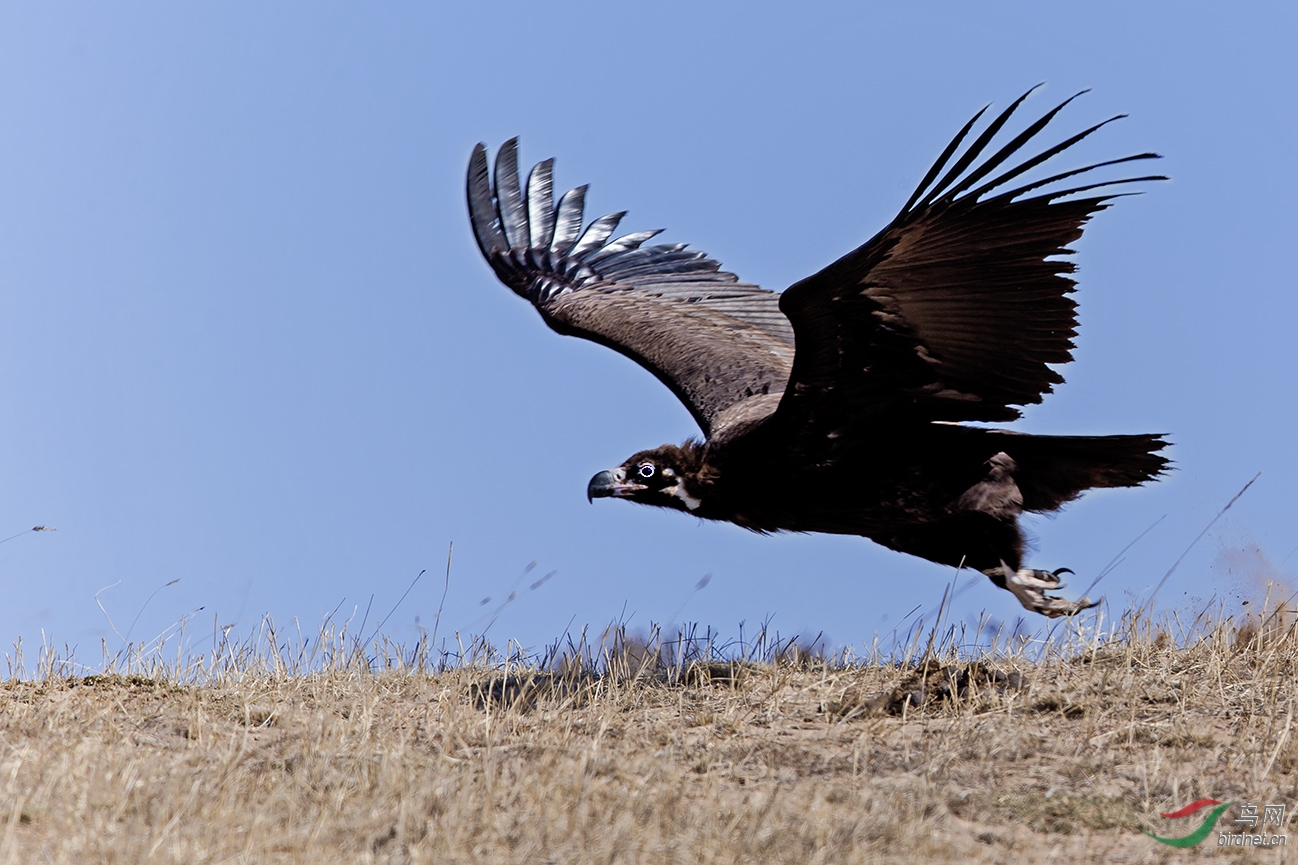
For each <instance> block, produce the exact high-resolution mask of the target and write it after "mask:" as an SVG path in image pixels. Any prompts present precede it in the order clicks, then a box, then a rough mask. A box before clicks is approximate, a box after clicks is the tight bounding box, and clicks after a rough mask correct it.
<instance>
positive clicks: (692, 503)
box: [663, 483, 703, 511]
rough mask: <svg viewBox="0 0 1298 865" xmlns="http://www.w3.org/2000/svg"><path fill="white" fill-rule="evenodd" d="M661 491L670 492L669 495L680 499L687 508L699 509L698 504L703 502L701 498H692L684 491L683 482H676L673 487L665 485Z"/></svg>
mask: <svg viewBox="0 0 1298 865" xmlns="http://www.w3.org/2000/svg"><path fill="white" fill-rule="evenodd" d="M663 492H665V493H670V494H671V495H673V496H675V497H676V498H678V499H680V500H681V501H683V502H684V503H685V507H687V508H689V509H690V510H692V511H697V510H698V509H699V505H701V504H703V500H702V499H696V498H694V496H692V495H690V494H689V493H687V492H685V485H684V484H680V483H678V484H676V486H674V487H667V488H666V489H664V490H663Z"/></svg>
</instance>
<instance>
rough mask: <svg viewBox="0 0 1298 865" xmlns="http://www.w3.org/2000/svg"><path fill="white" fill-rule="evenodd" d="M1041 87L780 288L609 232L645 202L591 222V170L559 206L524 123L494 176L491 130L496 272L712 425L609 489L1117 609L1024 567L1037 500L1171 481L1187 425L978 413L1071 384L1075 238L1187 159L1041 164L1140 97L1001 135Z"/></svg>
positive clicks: (1071, 609)
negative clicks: (1063, 428) (1077, 422)
mask: <svg viewBox="0 0 1298 865" xmlns="http://www.w3.org/2000/svg"><path fill="white" fill-rule="evenodd" d="M1033 89H1035V88H1033ZM1031 92H1032V91H1028V93H1025V94H1024V95H1023V96H1021V97H1019V99H1018V100H1016V101H1015V102H1014V103H1013V104H1012V105H1010V106H1009V108H1008V109H1006V110H1005V111H1004V112H1003V113H1001V114H999V115H998V116H996V117H995V118H994V119H992V120H991V121H990V123H988V124H986V125H985V127H984V128H982V129H981V131H979V132H978V133H977V134H976V135H974V136H972V140H970V141H969V143H968V144H967V145H966V146H964V148H963V149H961V147H962V145H963V144H964V143H965V142H966V139H969V138H970V137H971V132H972V131H973V130H974V129H975V128H976V127H977V126H978V125H979V121H980V119H981V118H982V117H983V115H984V114H985V113H986V112H987V110H988V107H990V106H987V107H984V108H983V109H982V110H981V111H979V112H978V113H977V114H975V115H974V117H973V118H972V119H971V120H970V121H969V122H968V123H966V124H965V125H964V127H963V128H962V129H961V130H960V131H959V132H958V133H957V134H956V136H955V138H954V139H953V140H952V141H951V143H950V144H948V145H947V146H946V149H945V150H943V151H942V153H941V155H940V156H938V158H937V161H936V162H935V163H934V164H933V167H932V168H930V169H929V170H928V173H927V174H926V175H925V176H924V178H923V180H921V181H920V183H919V186H918V187H916V189H915V191H914V193H913V194H912V195H911V196H910V199H909V200H908V201H906V203H905V205H904V206H903V207H902V208H901V210H900V212H898V214H897V216H896V217H895V218H894V219H893V220H892V221H891V222H890V223H889V224H888V225H886V226H885V227H884V228H883V229H882V230H881V231H880V232H879V233H878V234H876V235H875V236H874V237H872V238H871V239H870V240H868V241H866V242H865V243H864V244H862V245H861V246H859V247H857V248H856V249H854V250H852V251H851V252H849V253H847V254H846V255H844V256H843V257H842V258H840V259H838V260H837V261H835V262H833V263H832V264H829V265H828V266H826V267H825V268H824V269H823V270H821V271H819V272H818V273H814V274H812V275H811V276H808V277H807V278H805V279H803V280H801V281H799V282H796V283H794V284H793V285H791V286H789V287H788V288H787V289H785V290H784V291H783V292H780V293H776V292H773V291H768V290H766V289H763V288H760V287H758V286H757V285H754V284H752V283H749V282H744V281H742V280H740V279H739V278H738V277H736V276H735V275H734V274H732V273H728V272H726V271H724V270H721V269H720V267H721V266H720V264H719V263H718V262H716V261H714V260H712V259H711V258H709V257H708V256H707V255H705V254H704V253H702V252H698V251H695V250H691V249H687V248H686V244H683V243H675V244H665V245H648V246H647V245H645V244H646V241H648V240H649V239H650V238H652V237H654V236H655V235H657V234H659V233H660V232H659V231H637V232H633V233H630V234H625V235H622V236H621V237H618V238H616V239H612V240H610V237H612V235H613V232H614V230H615V228H616V227H617V225H618V223H619V221H620V220H621V219H622V217H623V216H624V215H625V213H624V212H620V213H612V214H609V215H607V216H601V217H599V218H598V219H595V220H593V221H592V222H590V223H589V224H588V225H585V226H584V227H583V216H582V212H583V208H584V203H585V196H586V187H585V186H579V187H577V188H576V189H572V190H570V191H568V192H566V193H564V194H563V196H562V197H560V198H559V201H558V204H557V205H556V204H555V203H554V191H553V179H552V178H553V166H554V160H553V159H547V160H546V161H544V162H541V163H540V164H538V165H537V166H536V167H534V168H533V169H532V171H531V173H530V174H529V175H528V178H527V184H526V186H523V185H522V184H521V183H520V180H519V175H518V150H517V139H516V138H515V139H511V140H509V141H507V142H505V143H504V144H503V145H502V146H501V147H500V149H499V151H498V152H497V154H496V160H495V171H494V177H493V175H492V173H491V172H490V171H489V169H488V162H487V150H486V147H485V145H483V144H479V145H477V147H475V148H474V150H473V154H472V156H471V157H470V159H469V168H468V180H467V193H468V206H469V217H470V221H471V222H472V225H473V232H474V235H475V237H476V239H477V243H478V248H479V249H480V250H481V251H482V255H483V257H484V258H485V259H486V260H487V263H488V264H490V266H491V268H492V270H493V271H495V273H496V276H497V277H498V278H499V279H500V281H501V282H503V283H505V285H507V286H509V287H510V288H511V289H513V290H514V292H515V293H516V294H518V295H520V296H521V297H524V298H526V299H527V300H528V301H530V302H531V303H532V305H533V306H534V307H536V310H537V312H539V313H540V314H541V318H542V319H544V321H545V323H546V324H547V325H549V326H550V327H551V328H552V329H553V330H555V331H558V332H559V333H561V334H567V335H570V336H578V337H582V338H584V339H588V340H592V341H594V342H597V343H600V344H601V345H605V346H608V347H609V348H611V349H613V350H615V351H618V352H620V353H622V354H623V355H626V356H627V357H629V358H631V359H632V360H634V361H635V362H636V363H638V364H639V365H640V366H642V367H644V368H645V369H647V370H649V371H650V372H651V373H653V374H654V375H655V376H657V377H658V379H659V380H660V381H662V383H663V384H665V385H666V386H667V387H668V388H670V389H671V390H672V392H673V393H674V394H676V396H677V397H678V398H679V399H680V400H681V402H683V403H684V404H685V406H686V407H687V408H688V409H689V411H690V414H691V415H693V417H694V420H695V421H697V422H698V425H699V428H700V429H701V430H702V432H703V438H702V440H698V439H694V438H691V439H687V440H686V441H685V442H684V443H683V444H680V445H672V444H665V445H662V446H661V447H656V448H652V449H649V450H642V451H640V452H638V453H636V454H634V455H632V456H631V457H630V458H629V459H627V460H626V461H625V462H623V463H622V464H621V465H619V466H617V467H615V468H610V469H607V470H605V471H601V472H599V473H598V474H596V475H595V476H594V477H593V478H592V479H591V480H590V483H589V485H588V486H587V488H586V492H587V496H588V498H590V499H594V498H601V497H613V498H621V499H627V500H630V501H633V502H639V503H641V504H646V505H656V506H658V507H664V508H674V509H676V510H679V511H685V512H686V513H689V514H693V515H694V516H695V517H699V518H702V519H706V520H724V521H727V522H731V523H735V524H736V525H739V526H743V527H744V528H746V529H751V530H753V531H755V532H759V533H768V532H781V531H789V532H830V533H835V534H850V535H861V536H864V537H867V538H869V539H871V540H873V541H875V542H876V543H879V544H882V545H883V546H885V547H888V548H889V549H892V550H897V551H899V552H903V553H909V554H911V555H914V556H919V557H921V558H924V559H927V560H929V561H931V562H936V563H938V564H942V565H949V566H952V567H955V568H971V569H977V570H979V571H982V572H983V573H984V574H985V575H987V576H988V577H989V578H990V579H991V580H992V582H993V583H995V584H996V585H997V586H999V587H1001V588H1003V589H1007V590H1009V591H1010V592H1012V593H1013V594H1014V596H1015V597H1016V598H1017V599H1018V600H1019V602H1020V603H1022V605H1023V606H1024V607H1025V608H1027V609H1028V610H1032V611H1035V612H1038V613H1042V614H1044V615H1046V616H1049V617H1052V618H1053V617H1057V616H1064V615H1072V614H1074V613H1077V612H1079V611H1081V610H1084V609H1086V608H1088V607H1092V606H1095V604H1096V603H1097V602H1093V601H1091V600H1090V599H1088V598H1081V599H1079V600H1076V601H1069V600H1066V599H1064V598H1062V597H1058V596H1053V595H1048V594H1047V592H1052V591H1057V590H1059V589H1061V588H1062V587H1063V582H1062V576H1061V575H1063V574H1066V573H1072V571H1070V570H1069V569H1067V568H1059V569H1057V570H1054V571H1047V570H1037V569H1034V568H1025V567H1023V558H1024V546H1025V539H1024V533H1023V531H1022V529H1021V528H1020V526H1019V515H1020V514H1022V513H1023V512H1024V511H1028V512H1031V513H1049V512H1052V511H1055V510H1058V509H1059V508H1060V507H1061V506H1062V505H1064V504H1065V503H1066V502H1069V501H1072V500H1073V499H1076V498H1077V497H1078V496H1079V495H1081V493H1082V492H1083V491H1085V490H1088V489H1091V488H1095V487H1131V486H1136V485H1139V484H1142V483H1145V482H1146V481H1149V480H1153V479H1156V478H1158V477H1159V476H1160V475H1161V474H1162V473H1163V472H1164V471H1165V470H1166V469H1167V467H1168V465H1169V461H1168V459H1167V458H1166V457H1164V456H1162V455H1161V454H1160V453H1159V452H1160V451H1161V450H1162V449H1163V448H1164V447H1166V446H1167V444H1168V442H1167V440H1166V439H1165V438H1164V436H1163V435H1162V434H1149V435H1104V436H1090V435H1087V436H1058V435H1031V434H1026V433H1021V432H1014V431H1010V430H1004V429H997V428H991V427H987V426H976V425H970V424H985V423H1002V422H1007V421H1012V420H1014V419H1016V418H1018V417H1020V411H1019V409H1018V408H1016V407H1017V406H1026V405H1031V404H1034V403H1038V402H1040V401H1041V399H1042V396H1043V395H1044V394H1047V393H1050V392H1051V391H1052V390H1053V388H1054V386H1055V385H1056V384H1060V383H1062V382H1063V380H1064V379H1063V377H1062V376H1061V375H1060V374H1059V373H1058V372H1057V371H1056V370H1055V369H1054V367H1055V366H1056V365H1059V364H1064V363H1068V362H1069V361H1070V360H1072V353H1071V350H1072V349H1073V347H1074V345H1073V337H1074V336H1076V333H1077V314H1076V303H1075V302H1074V301H1073V299H1072V297H1071V295H1072V293H1073V291H1074V286H1075V282H1074V280H1073V279H1071V278H1070V277H1069V276H1068V274H1071V273H1073V272H1074V264H1073V263H1072V261H1071V260H1070V259H1069V256H1071V255H1072V254H1073V250H1071V249H1069V244H1071V243H1072V242H1073V241H1075V240H1077V239H1078V238H1079V237H1080V236H1081V234H1082V228H1083V226H1084V225H1085V224H1086V222H1087V221H1088V220H1089V219H1090V218H1091V216H1092V215H1093V214H1095V213H1097V212H1099V211H1101V210H1104V209H1105V208H1107V207H1108V206H1109V205H1110V204H1111V203H1112V202H1113V201H1114V199H1116V198H1118V197H1121V196H1123V195H1127V194H1131V193H1130V192H1125V191H1123V189H1125V188H1126V187H1127V186H1128V185H1129V184H1133V183H1140V182H1144V181H1155V180H1165V179H1166V178H1165V177H1163V176H1162V175H1146V176H1139V177H1131V176H1123V177H1121V178H1119V179H1116V180H1097V179H1095V175H1091V174H1090V172H1093V171H1095V170H1096V169H1100V168H1105V167H1109V166H1114V165H1119V164H1125V163H1137V162H1143V161H1144V160H1148V159H1156V158H1158V154H1156V153H1140V154H1136V155H1133V156H1127V157H1124V158H1120V159H1112V160H1108V161H1104V162H1097V163H1094V164H1089V165H1084V166H1083V167H1080V168H1073V169H1071V170H1067V171H1062V172H1060V173H1055V174H1052V175H1050V176H1047V177H1044V178H1039V179H1032V180H1028V179H1027V178H1023V177H1022V175H1024V174H1025V173H1027V172H1029V171H1030V170H1031V169H1034V168H1036V167H1037V166H1039V165H1041V164H1042V163H1044V162H1046V161H1047V160H1049V159H1051V158H1052V157H1055V156H1057V155H1059V154H1060V153H1062V152H1063V151H1065V150H1067V149H1068V148H1070V147H1072V146H1073V145H1075V144H1077V143H1078V142H1079V141H1081V140H1082V139H1084V138H1086V137H1088V136H1089V135H1091V134H1092V133H1094V132H1095V131H1097V130H1098V129H1100V128H1101V127H1103V126H1105V125H1107V124H1108V123H1110V122H1112V121H1113V120H1117V119H1119V118H1120V117H1123V116H1125V115H1118V116H1117V117H1113V118H1110V119H1109V120H1105V121H1103V122H1101V123H1097V124H1095V125H1094V126H1091V127H1090V128H1087V129H1084V130H1082V131H1081V132H1078V133H1077V134H1075V135H1072V136H1071V137H1068V138H1066V139H1064V140H1063V141H1060V142H1059V143H1056V144H1053V145H1049V146H1045V145H1044V144H1037V143H1035V142H1036V141H1037V139H1038V136H1040V135H1041V133H1042V130H1044V129H1045V127H1046V125H1047V124H1048V123H1050V121H1051V120H1053V119H1054V118H1055V116H1056V115H1057V114H1058V113H1059V112H1060V111H1061V110H1062V109H1063V108H1064V107H1065V106H1066V105H1068V103H1069V102H1071V101H1072V99H1075V98H1076V96H1074V97H1072V98H1070V99H1068V100H1066V101H1065V102H1063V103H1062V104H1060V105H1059V106H1057V107H1055V108H1054V109H1052V110H1051V111H1049V112H1047V113H1046V114H1045V115H1044V116H1042V117H1040V118H1038V119H1036V120H1034V121H1033V122H1031V123H1030V124H1028V125H1027V126H1026V128H1024V129H1023V130H1022V131H1021V132H1018V133H1017V134H1015V135H1013V136H1012V137H1010V136H1009V134H1008V133H1007V134H1006V135H1005V136H1002V137H1003V138H1009V140H1008V141H1007V142H1006V143H1004V144H1003V145H1001V146H998V147H995V148H993V144H992V142H993V140H994V139H996V138H997V134H998V133H1000V131H1001V129H1002V128H1003V127H1004V126H1005V125H1006V123H1007V122H1008V121H1009V120H1010V118H1011V115H1013V114H1014V112H1015V111H1016V110H1017V109H1018V108H1019V106H1020V105H1021V104H1022V103H1023V101H1024V99H1026V98H1027V96H1028V94H1030V93H1031ZM1078 95H1080V94H1078ZM1029 150H1030V151H1032V152H1031V153H1030V155H1029V153H1027V152H1025V151H1029Z"/></svg>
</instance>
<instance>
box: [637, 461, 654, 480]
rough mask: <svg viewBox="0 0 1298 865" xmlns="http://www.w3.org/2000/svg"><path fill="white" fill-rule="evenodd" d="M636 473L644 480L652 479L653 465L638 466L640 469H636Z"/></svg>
mask: <svg viewBox="0 0 1298 865" xmlns="http://www.w3.org/2000/svg"><path fill="white" fill-rule="evenodd" d="M636 472H637V474H639V475H640V477H642V478H645V479H646V480H647V479H649V478H651V477H653V476H654V466H653V463H645V464H644V465H642V466H640V468H639V469H637V470H636Z"/></svg>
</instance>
